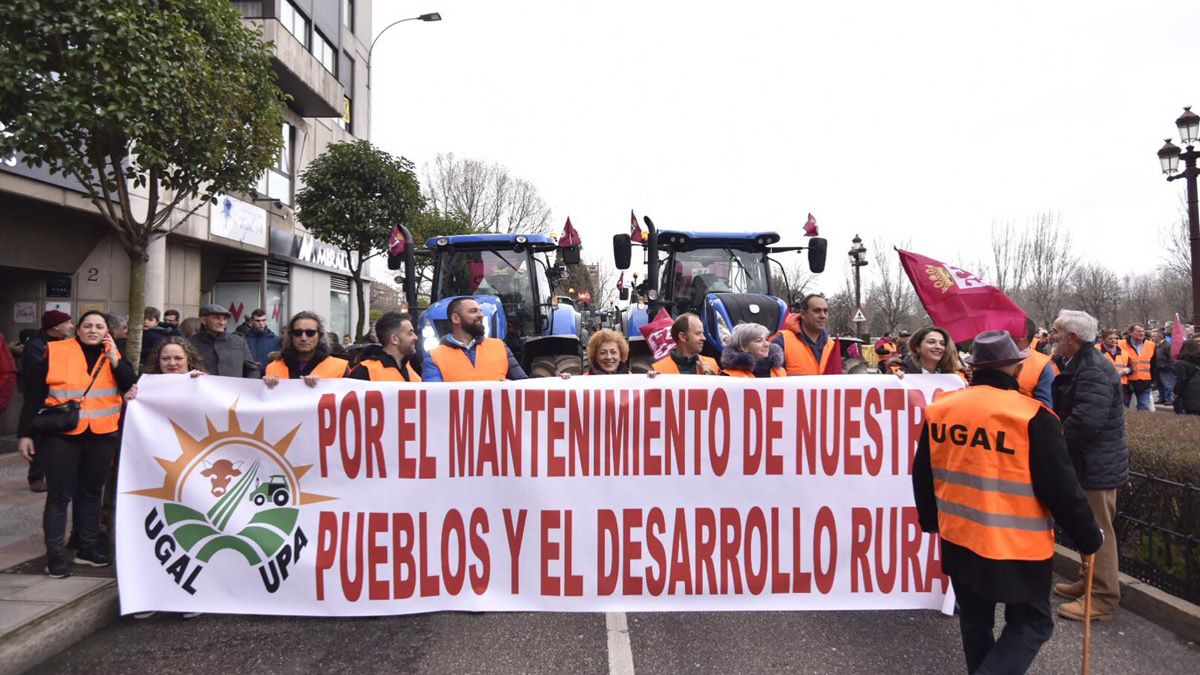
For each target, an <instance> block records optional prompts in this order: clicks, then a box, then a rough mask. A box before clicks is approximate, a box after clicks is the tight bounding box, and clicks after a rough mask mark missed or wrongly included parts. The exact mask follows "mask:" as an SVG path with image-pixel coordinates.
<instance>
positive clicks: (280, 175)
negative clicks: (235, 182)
mask: <svg viewBox="0 0 1200 675" xmlns="http://www.w3.org/2000/svg"><path fill="white" fill-rule="evenodd" d="M282 133H283V147H282V148H280V150H279V156H278V157H277V158H276V159H275V166H273V167H271V168H269V169H267V171H266V173H264V174H263V177H262V178H261V179H259V181H258V193H259V194H261V195H265V196H267V197H270V198H271V199H278V200H279V201H281V202H283V203H284V204H288V205H291V203H292V141H293V138H294V136H295V130H294V129H293V128H292V125H290V124H288V123H286V122H284V124H283V132H282Z"/></svg>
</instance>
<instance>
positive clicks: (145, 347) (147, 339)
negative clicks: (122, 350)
mask: <svg viewBox="0 0 1200 675" xmlns="http://www.w3.org/2000/svg"><path fill="white" fill-rule="evenodd" d="M176 335H179V329H178V328H176V327H175V326H170V325H167V324H163V323H160V324H158V325H157V326H155V327H154V328H150V329H148V330H144V331H142V358H141V363H143V364H144V363H146V359H148V358H150V352H152V351H154V346H155V345H157V344H158V343H160V342H162V341H163V340H165V339H167V338H169V337H174V336H176Z"/></svg>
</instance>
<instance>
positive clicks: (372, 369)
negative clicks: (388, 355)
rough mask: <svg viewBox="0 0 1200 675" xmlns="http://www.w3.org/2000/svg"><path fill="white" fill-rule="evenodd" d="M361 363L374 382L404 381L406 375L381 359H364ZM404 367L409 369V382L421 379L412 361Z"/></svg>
mask: <svg viewBox="0 0 1200 675" xmlns="http://www.w3.org/2000/svg"><path fill="white" fill-rule="evenodd" d="M359 365H360V366H362V367H363V368H366V369H367V374H368V375H370V377H371V381H372V382H404V376H403V375H401V374H400V371H399V370H397V369H395V368H392V367H391V366H385V365H383V361H380V360H379V359H363V360H362V361H360V362H359ZM404 368H405V370H407V371H408V381H409V382H420V381H421V376H420V375H418V374H417V372H416V371H415V370H413V367H412V364H411V363H406V364H404Z"/></svg>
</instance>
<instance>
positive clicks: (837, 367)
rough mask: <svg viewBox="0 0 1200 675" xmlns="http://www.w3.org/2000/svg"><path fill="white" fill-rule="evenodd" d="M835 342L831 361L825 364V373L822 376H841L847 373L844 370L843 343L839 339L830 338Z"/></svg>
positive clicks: (830, 354) (830, 357) (830, 353)
mask: <svg viewBox="0 0 1200 675" xmlns="http://www.w3.org/2000/svg"><path fill="white" fill-rule="evenodd" d="M829 339H830V340H833V351H831V352H829V360H828V361H826V362H825V371H824V372H823V373H821V374H822V375H841V374H843V373H844V372H845V370H844V369H843V368H842V341H841V340H839V339H837V338H829Z"/></svg>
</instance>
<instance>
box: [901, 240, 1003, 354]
mask: <svg viewBox="0 0 1200 675" xmlns="http://www.w3.org/2000/svg"><path fill="white" fill-rule="evenodd" d="M896 253H898V254H899V255H900V263H901V265H903V267H904V272H905V273H906V274H908V278H909V280H910V281H911V282H912V285H913V289H915V290H916V292H917V297H918V298H920V300H921V304H922V305H924V306H925V311H926V312H929V317H930V318H931V319H933V323H934V324H936V325H938V326H941V327H942V328H945V329H946V331H947V332H948V333H950V338H951V339H952V340H954V341H955V342H966V341H967V340H974V339H975V336H976V335H979V334H980V333H982V332H984V331H987V330H1006V331H1008V332H1009V334H1010V335H1015V336H1018V337H1019V336H1021V335H1023V334H1024V333H1025V310H1023V309H1021V308H1020V306H1018V305H1017V303H1015V302H1013V301H1012V300H1011V299H1010V298H1009V297H1008V296H1007V295H1005V294H1004V293H1001V292H1000V290H999V289H998V288H996V287H995V286H992V285H991V284H988V283H987V282H985V281H984V280H983V279H980V278H979V277H977V276H975V275H974V274H971V273H970V272H968V271H966V270H964V269H961V268H958V267H955V266H954V265H947V264H946V263H943V262H941V261H940V260H934V259H933V258H927V257H925V256H923V255H919V254H917V253H911V252H909V251H902V250H900V249H896Z"/></svg>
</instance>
